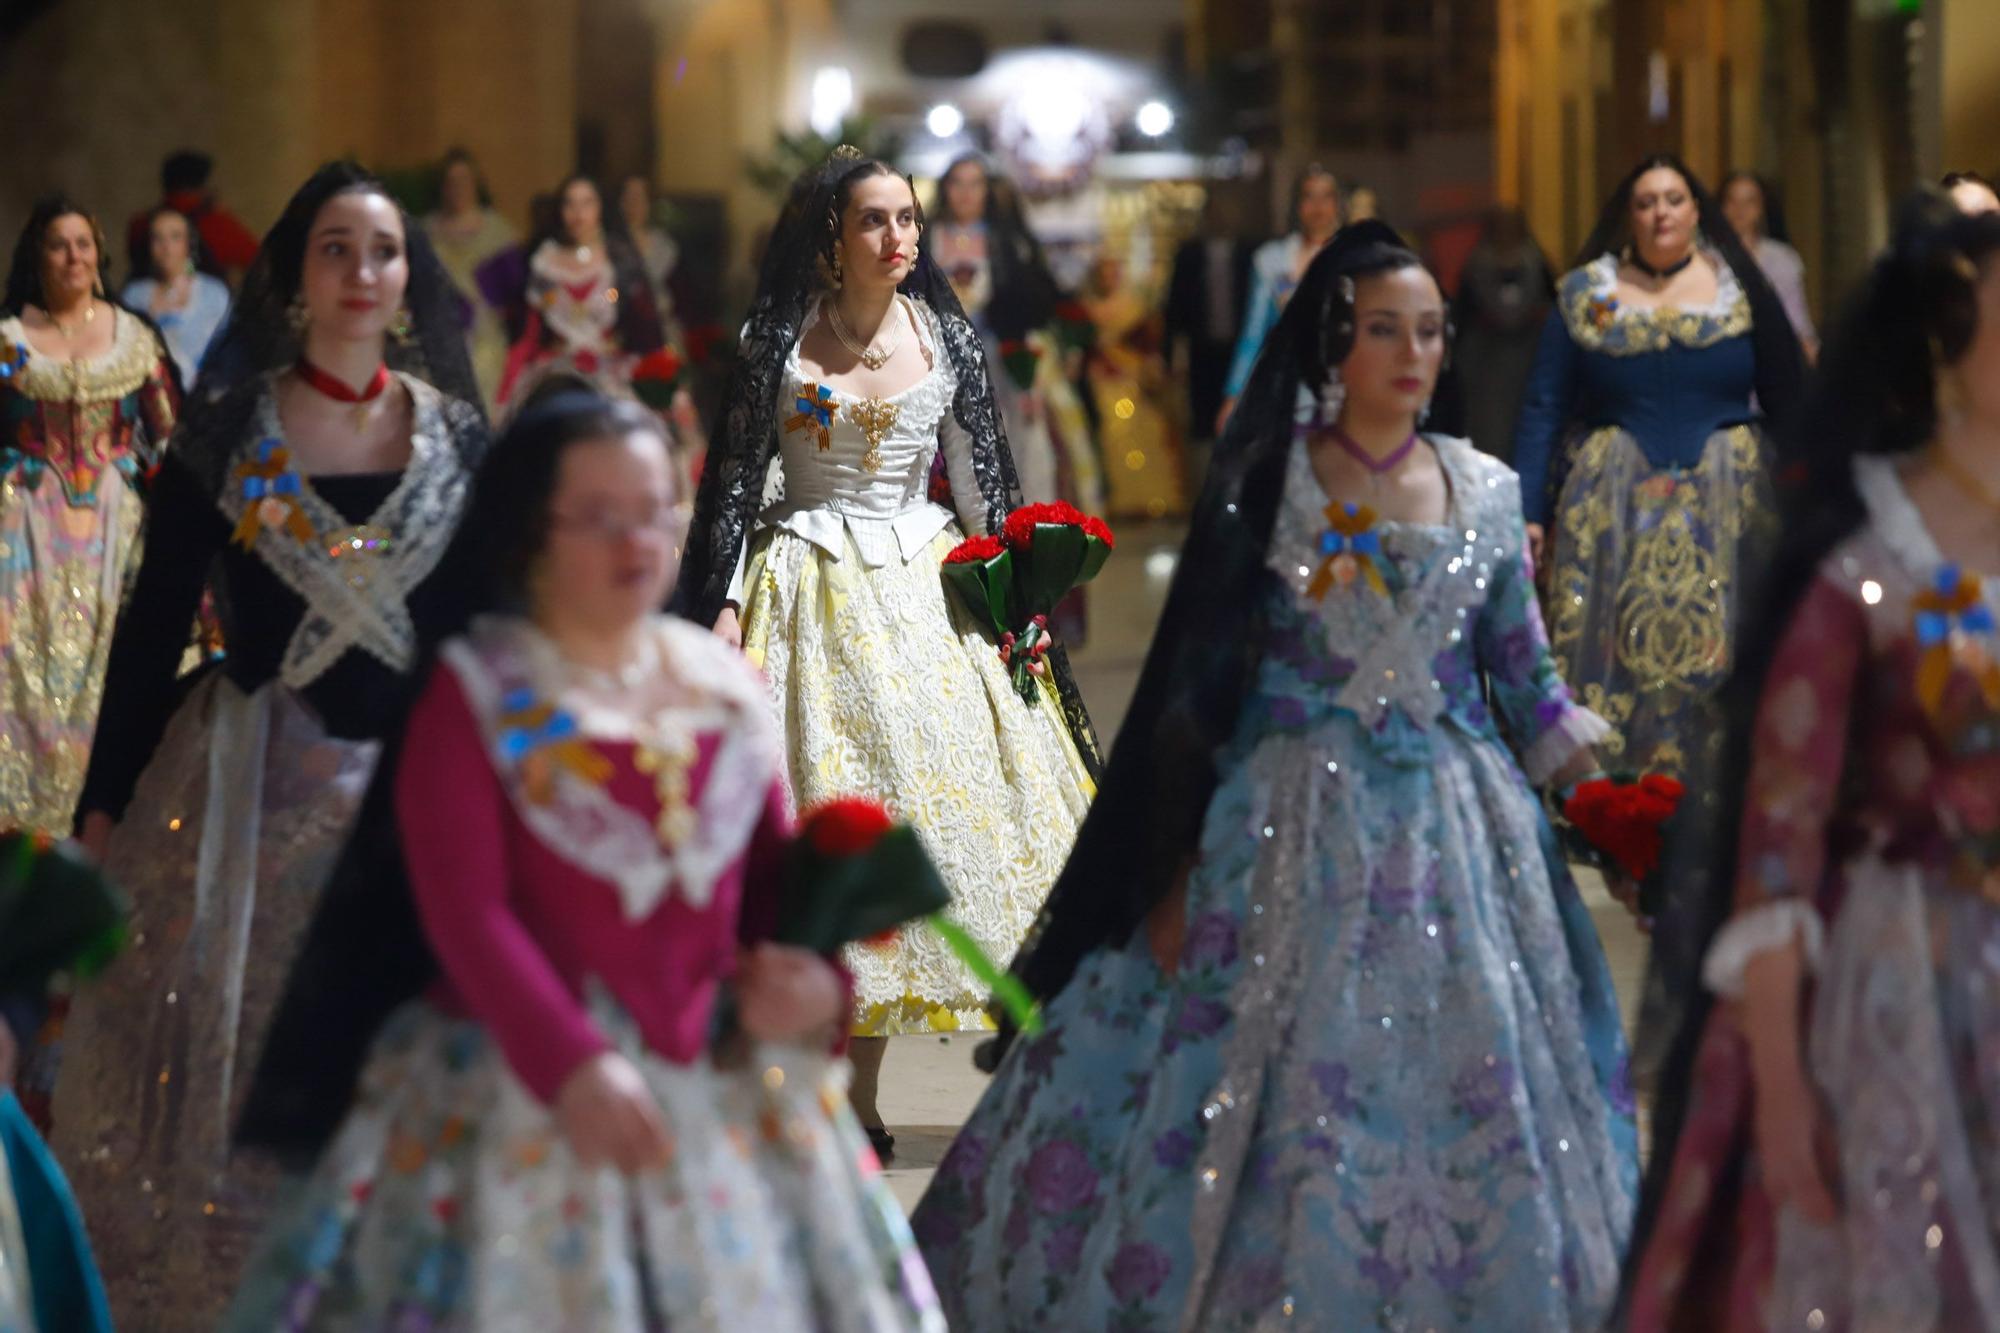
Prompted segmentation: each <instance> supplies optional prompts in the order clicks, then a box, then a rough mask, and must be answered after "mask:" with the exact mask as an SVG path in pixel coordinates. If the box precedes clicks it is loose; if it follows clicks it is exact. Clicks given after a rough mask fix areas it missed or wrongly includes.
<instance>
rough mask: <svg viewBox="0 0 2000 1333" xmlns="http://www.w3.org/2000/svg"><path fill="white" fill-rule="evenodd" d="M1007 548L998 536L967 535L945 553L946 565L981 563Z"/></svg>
mask: <svg viewBox="0 0 2000 1333" xmlns="http://www.w3.org/2000/svg"><path fill="white" fill-rule="evenodd" d="M1006 549H1007V543H1005V542H1003V541H1001V540H1000V539H999V538H998V537H967V538H966V539H965V540H964V541H962V542H960V543H959V544H958V545H956V546H954V547H952V548H951V550H950V551H949V552H947V553H946V555H945V558H944V563H946V564H947V565H983V564H985V563H986V562H987V561H988V560H991V559H992V558H993V557H994V556H996V555H999V554H1001V553H1002V552H1004V551H1005V550H1006Z"/></svg>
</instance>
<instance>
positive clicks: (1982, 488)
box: [1933, 445, 2000, 514]
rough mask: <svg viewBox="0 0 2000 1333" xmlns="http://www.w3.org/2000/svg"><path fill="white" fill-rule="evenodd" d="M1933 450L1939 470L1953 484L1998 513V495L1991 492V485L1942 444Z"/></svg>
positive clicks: (1999, 505) (1999, 511)
mask: <svg viewBox="0 0 2000 1333" xmlns="http://www.w3.org/2000/svg"><path fill="white" fill-rule="evenodd" d="M1933 452H1934V453H1935V455H1936V461H1937V465H1938V470H1939V471H1941V472H1943V473H1944V474H1945V475H1946V476H1947V477H1950V478H1951V479H1952V481H1953V483H1954V484H1956V485H1958V486H1960V487H1962V488H1964V489H1965V490H1966V491H1968V492H1969V493H1970V494H1971V496H1972V498H1973V499H1974V500H1975V501H1977V502H1978V503H1979V504H1980V505H1981V506H1983V507H1984V508H1987V509H1990V510H1992V511H1993V512H1994V513H1996V514H2000V496H1996V495H1994V494H1993V488H1992V487H1991V486H1988V485H1987V484H1986V483H1985V482H1984V481H1981V480H1980V479H1979V476H1978V475H1977V474H1976V473H1974V472H1973V470H1972V469H1971V468H1969V467H1967V466H1966V465H1965V464H1963V463H1961V462H1959V461H1958V460H1957V459H1956V458H1953V457H1952V455H1951V451H1950V450H1949V449H1946V448H1945V447H1944V446H1943V445H1939V446H1938V447H1937V448H1936V449H1935V450H1934V451H1933Z"/></svg>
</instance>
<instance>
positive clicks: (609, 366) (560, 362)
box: [500, 175, 666, 409]
mask: <svg viewBox="0 0 2000 1333" xmlns="http://www.w3.org/2000/svg"><path fill="white" fill-rule="evenodd" d="M557 198H558V201H559V205H560V208H561V212H560V214H559V219H560V220H559V222H558V224H557V228H556V232H555V234H554V235H552V236H548V237H544V238H543V239H542V241H541V243H540V244H538V245H537V246H535V249H534V252H533V254H531V255H530V256H529V259H528V327H527V329H526V331H525V332H524V333H523V334H522V335H521V339H520V341H519V342H517V343H515V344H514V350H513V352H512V353H511V354H510V355H509V356H508V359H507V371H506V375H505V378H504V379H503V380H502V381H501V384H500V404H501V407H502V408H503V409H504V408H508V407H510V406H512V405H514V404H518V403H520V402H521V401H522V400H523V399H524V398H526V397H527V395H528V394H529V393H530V392H532V391H533V389H534V387H535V385H536V384H538V383H540V382H541V380H542V379H543V378H544V377H545V376H547V375H550V374H553V373H556V372H563V373H567V374H572V375H581V376H583V377H584V378H585V379H587V380H589V381H590V382H591V383H593V384H597V385H600V386H602V387H603V388H605V389H607V390H610V391H612V392H615V393H627V392H629V390H630V388H631V383H632V367H633V365H634V363H636V362H637V361H638V360H639V358H640V357H642V356H644V355H645V354H646V353H648V352H651V351H654V350H656V349H658V348H659V347H661V346H663V345H665V342H666V335H665V333H664V331H663V330H662V328H661V325H660V314H659V310H658V307H657V306H656V305H655V304H654V301H653V296H652V284H651V283H650V282H649V281H648V279H647V276H646V266H645V263H644V261H643V260H641V259H640V257H639V252H638V251H637V250H635V249H634V248H633V246H632V242H631V239H630V238H629V237H628V236H627V235H626V234H625V220H624V217H623V215H622V214H617V213H613V214H608V215H607V214H606V212H605V210H604V195H603V192H602V191H600V190H599V189H598V188H597V183H596V182H595V181H593V180H591V179H590V178H589V177H588V176H581V175H578V176H571V177H570V178H569V179H568V180H566V181H564V182H563V183H562V185H561V187H560V188H559V189H558V191H557Z"/></svg>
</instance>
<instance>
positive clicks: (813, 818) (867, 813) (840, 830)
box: [803, 796, 895, 856]
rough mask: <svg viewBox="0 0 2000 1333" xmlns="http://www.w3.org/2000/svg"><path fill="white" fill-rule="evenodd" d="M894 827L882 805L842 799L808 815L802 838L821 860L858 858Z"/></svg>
mask: <svg viewBox="0 0 2000 1333" xmlns="http://www.w3.org/2000/svg"><path fill="white" fill-rule="evenodd" d="M894 825H895V821H894V820H892V819H891V818H890V817H889V812H888V811H887V810H885V809H883V808H882V805H881V803H880V802H878V801H871V800H869V799H868V798H867V797H865V796H841V797H837V798H835V799H834V800H831V801H828V802H826V803H825V804H824V805H820V806H817V807H815V808H814V809H812V810H811V811H809V812H807V814H806V817H805V829H804V833H803V836H804V837H805V839H806V841H807V842H809V843H811V844H812V849H813V850H814V851H815V852H818V853H819V854H820V855H821V856H857V855H859V854H860V853H862V852H865V851H867V850H868V849H869V848H871V847H873V846H874V845H875V844H876V843H877V842H879V841H881V838H882V835H883V834H885V833H887V832H888V831H889V830H890V829H891V828H892V827H894Z"/></svg>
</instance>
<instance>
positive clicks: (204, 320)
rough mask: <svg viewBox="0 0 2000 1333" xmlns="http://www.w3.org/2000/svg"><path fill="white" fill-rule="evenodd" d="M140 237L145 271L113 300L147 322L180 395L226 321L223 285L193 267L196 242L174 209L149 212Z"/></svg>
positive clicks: (191, 228) (190, 227) (190, 225)
mask: <svg viewBox="0 0 2000 1333" xmlns="http://www.w3.org/2000/svg"><path fill="white" fill-rule="evenodd" d="M146 236H147V248H146V260H147V264H146V267H145V269H144V270H143V271H142V272H138V273H135V274H133V275H132V280H131V281H130V282H128V283H126V284H125V290H124V291H122V292H120V293H119V299H120V300H121V301H123V302H124V303H125V304H126V305H127V306H129V307H130V308H132V309H133V310H138V311H143V312H144V313H145V314H146V315H147V316H149V317H150V318H151V319H152V321H153V326H154V327H155V328H157V329H159V331H160V337H161V338H162V340H164V341H165V343H166V344H167V351H169V352H171V353H172V354H173V358H174V365H175V367H176V368H177V369H178V370H179V371H180V375H181V388H182V389H183V390H184V391H185V390H188V389H192V388H194V382H195V378H196V376H197V375H198V374H199V373H200V371H201V359H202V357H203V356H205V355H206V354H207V352H208V345H209V344H210V343H212V342H214V341H215V335H216V334H217V333H219V332H220V331H221V330H222V321H223V320H224V319H226V318H228V316H229V285H228V284H227V283H225V282H223V280H222V279H221V278H218V277H214V276H212V275H210V274H207V273H203V272H202V271H201V270H200V268H199V267H197V265H198V264H199V262H200V258H201V238H200V237H199V236H198V235H197V234H196V232H195V229H194V224H193V223H191V222H189V221H188V217H187V214H185V213H183V212H181V211H180V210H179V209H176V208H160V209H156V210H154V213H153V217H152V221H150V222H148V223H147V224H146Z"/></svg>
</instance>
